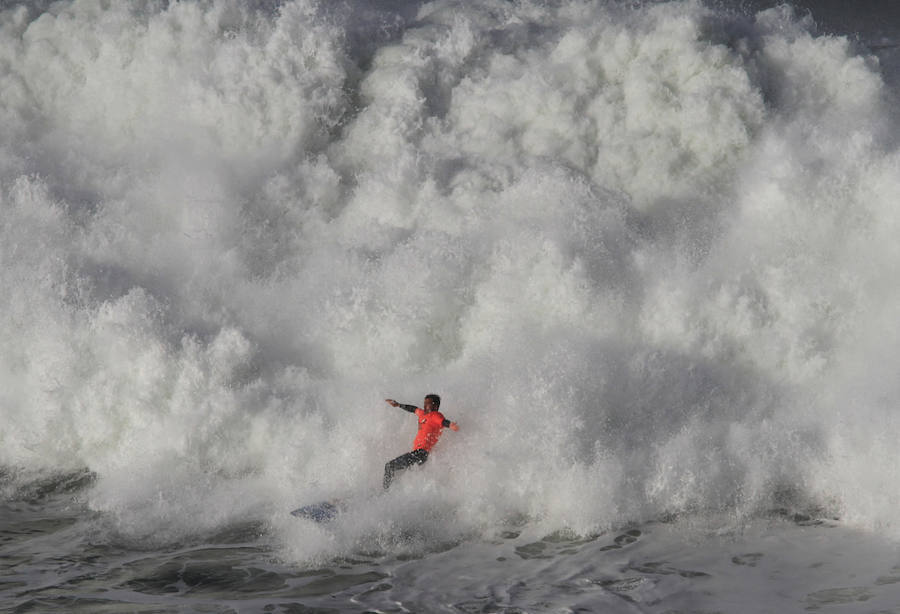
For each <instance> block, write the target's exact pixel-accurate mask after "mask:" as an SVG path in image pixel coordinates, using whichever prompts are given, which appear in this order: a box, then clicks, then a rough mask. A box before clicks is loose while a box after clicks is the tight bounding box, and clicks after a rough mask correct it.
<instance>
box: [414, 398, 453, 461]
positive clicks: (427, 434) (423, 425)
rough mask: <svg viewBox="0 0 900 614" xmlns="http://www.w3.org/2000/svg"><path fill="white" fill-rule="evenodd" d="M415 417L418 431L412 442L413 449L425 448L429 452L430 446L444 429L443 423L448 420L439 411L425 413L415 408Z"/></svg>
mask: <svg viewBox="0 0 900 614" xmlns="http://www.w3.org/2000/svg"><path fill="white" fill-rule="evenodd" d="M415 413H416V417H417V418H418V419H419V432H418V433H416V440H415V441H414V442H413V450H425V451H426V452H431V448H433V447H434V444H436V443H437V441H438V439H439V438H440V436H441V431H442V430H444V423H445V422H447V424H448V426H449V422H448V420H447V419H446V418H444V414H442V413H441V412H439V411H430V412H428V413H427V414H426V413H425V410H424V409H419V408H418V407H417V408H416V412H415Z"/></svg>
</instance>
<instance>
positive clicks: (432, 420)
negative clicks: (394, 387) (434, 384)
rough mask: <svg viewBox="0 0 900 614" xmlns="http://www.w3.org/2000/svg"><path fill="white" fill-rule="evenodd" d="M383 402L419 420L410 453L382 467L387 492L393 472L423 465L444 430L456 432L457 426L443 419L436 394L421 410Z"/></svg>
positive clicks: (395, 402)
mask: <svg viewBox="0 0 900 614" xmlns="http://www.w3.org/2000/svg"><path fill="white" fill-rule="evenodd" d="M385 401H386V402H387V403H388V405H392V406H393V407H399V408H400V409H404V410H406V411H408V412H410V413H413V414H415V415H416V417H417V418H418V419H419V431H418V433H416V439H415V441H413V449H412V452H407V453H406V454H401V455H400V456H398V457H397V458H395V459H394V460H392V461H390V462H388V463H387V464H386V465H385V466H384V489H385V490H387V489H388V488H390V486H391V482H392V481H393V479H394V472H396V471H400V470H402V469H406V468H408V467H412V466H413V465H421V464H422V463H424V462H425V461H426V460H428V453H429V452H431V448H433V447H434V444H436V443H437V441H438V439H439V438H440V436H441V432H442V431H443V430H444V428H445V427H446V428H449V429H450V430H452V431H458V430H459V425H458V424H456V422H450V421H449V420H447V419H446V418H445V417H444V414H442V413H441V412H439V411H438V408H439V407H440V406H441V397H439V396H438V395H436V394H429V395H427V396H426V397H425V400H424V401H423V402H422V408H421V409H420V408H418V407H416V406H415V405H404V404H402V403H398V402H397V401H395V400H394V399H385Z"/></svg>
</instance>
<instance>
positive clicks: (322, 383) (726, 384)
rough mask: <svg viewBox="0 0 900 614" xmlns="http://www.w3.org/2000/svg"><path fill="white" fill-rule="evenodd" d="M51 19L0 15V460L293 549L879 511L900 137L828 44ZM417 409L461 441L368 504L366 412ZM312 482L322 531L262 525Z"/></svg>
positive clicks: (650, 25)
mask: <svg viewBox="0 0 900 614" xmlns="http://www.w3.org/2000/svg"><path fill="white" fill-rule="evenodd" d="M45 8H46V10H39V8H35V7H31V8H29V7H14V8H10V9H7V10H5V11H4V12H3V13H2V26H0V32H2V33H3V36H2V39H0V41H2V44H0V82H2V84H3V87H2V89H0V92H2V93H0V117H2V118H3V125H4V131H3V133H2V134H0V207H2V214H0V229H2V239H0V258H2V261H0V264H2V268H0V275H2V281H3V287H4V288H5V289H6V291H5V292H4V293H3V295H2V298H0V301H2V302H0V313H2V315H0V332H2V342H3V347H4V351H3V353H2V355H0V382H2V392H0V401H2V412H3V416H4V420H3V423H4V424H3V427H2V430H0V442H2V445H0V462H2V464H3V465H4V466H6V467H18V468H25V469H29V470H37V469H40V470H43V471H47V472H77V471H80V470H82V469H84V468H86V469H87V470H88V471H90V472H93V474H94V475H96V479H95V480H94V481H93V483H92V486H91V487H90V488H89V490H88V491H87V494H86V501H87V503H88V505H89V506H90V507H91V508H92V509H94V510H96V511H99V512H102V513H103V514H104V518H106V519H107V521H108V522H110V523H112V525H114V526H115V528H116V529H117V531H118V532H119V534H121V535H124V536H130V538H132V539H138V540H141V539H157V540H161V541H162V542H166V541H167V540H171V541H173V542H177V541H179V540H182V539H184V537H185V536H186V535H192V534H197V533H204V532H209V531H214V530H215V529H216V528H217V527H222V526H228V525H229V524H231V523H237V522H243V521H253V522H266V523H268V524H269V525H270V526H271V528H272V531H273V533H274V534H275V535H276V540H278V539H282V541H284V542H285V543H290V544H291V546H290V553H291V555H292V556H295V557H297V558H305V557H308V556H330V555H335V554H341V553H346V552H349V551H352V550H353V549H354V548H359V547H361V545H362V546H363V547H368V546H371V547H387V546H386V545H390V544H393V545H397V543H400V542H403V539H406V542H404V543H406V544H407V545H409V544H413V546H410V548H413V549H414V548H416V547H421V548H425V549H427V548H429V547H431V546H433V545H434V544H437V543H446V542H447V541H452V540H455V539H461V538H463V537H464V536H468V535H472V534H479V533H482V532H483V533H485V534H493V532H494V531H496V530H497V528H498V527H503V526H506V525H508V524H510V523H512V524H516V523H520V522H523V521H524V522H531V523H535V524H536V525H537V526H540V527H541V528H542V529H544V530H546V531H554V530H558V529H570V530H574V531H575V532H579V533H592V532H596V531H599V530H603V529H607V528H610V527H616V526H622V525H624V524H627V523H629V522H639V521H645V520H650V519H655V518H660V517H667V518H668V517H674V516H677V515H679V514H683V513H694V514H699V515H700V516H701V517H702V516H703V515H705V514H713V513H715V514H719V513H725V514H726V515H728V516H730V517H732V518H737V519H745V518H748V517H752V516H754V515H755V514H758V513H760V512H765V511H767V510H769V509H771V508H773V507H777V506H782V505H796V506H820V507H821V506H825V507H826V508H827V511H828V512H829V513H831V514H840V515H842V516H843V517H845V518H847V519H850V520H852V522H854V523H856V524H858V525H860V526H876V525H877V526H884V527H890V528H892V529H894V528H895V527H896V518H895V513H894V512H893V509H894V508H895V507H896V506H895V505H894V501H893V498H892V495H890V489H889V487H888V486H889V485H890V484H892V483H894V482H895V481H896V480H895V477H896V473H897V467H896V466H895V465H896V464H895V463H892V462H890V453H889V451H890V449H891V448H890V442H891V441H893V440H894V439H896V437H894V436H893V435H894V434H895V433H896V429H897V425H896V424H895V422H896V421H895V420H893V419H892V417H891V416H892V413H893V412H892V408H893V406H892V402H891V399H895V398H897V396H898V395H897V394H896V393H897V390H896V387H897V384H896V377H895V375H896V373H894V372H893V371H892V370H891V369H892V367H891V356H892V355H893V354H894V350H895V349H896V348H897V347H898V337H897V327H896V324H895V323H894V322H893V316H894V314H895V313H896V307H897V301H898V298H900V297H898V294H897V292H896V290H895V288H894V286H895V285H896V284H893V283H892V279H893V278H892V275H893V271H894V270H895V269H896V264H897V260H898V256H900V254H898V251H897V248H896V246H895V241H894V239H893V238H894V237H895V236H896V230H897V228H896V227H897V223H898V220H897V213H896V211H895V203H896V202H897V196H898V192H900V179H898V172H897V168H898V164H897V162H898V159H897V157H898V156H897V153H896V139H895V138H894V136H893V135H894V134H895V133H896V126H895V123H894V121H895V118H893V117H892V116H891V112H890V110H889V105H888V101H889V96H890V93H889V92H887V91H886V88H885V85H884V83H883V81H882V79H881V77H880V75H879V66H878V64H877V62H876V61H875V60H874V59H873V58H871V57H869V56H867V55H866V52H865V50H863V49H859V48H856V47H854V46H853V45H852V44H851V42H850V41H848V40H847V39H845V38H842V37H833V36H827V35H818V34H816V32H815V27H814V26H815V25H814V23H813V22H812V21H811V20H810V19H806V18H803V17H802V16H798V15H797V14H796V13H794V12H793V11H791V10H790V9H789V8H787V7H780V8H775V9H771V10H766V11H761V12H759V13H757V14H755V15H747V16H745V15H741V14H736V13H731V12H728V11H725V10H720V9H714V8H708V7H705V6H703V5H702V4H700V3H696V2H669V3H653V4H647V5H642V6H634V7H632V6H628V7H625V6H619V5H608V4H607V3H600V2H576V1H572V2H561V3H547V4H545V3H518V4H510V3H507V2H491V1H484V2H474V3H473V2H466V3H460V2H440V1H439V2H432V3H427V4H422V3H408V4H404V5H403V6H402V7H398V8H397V9H396V10H390V11H389V10H387V9H385V8H383V7H380V5H379V3H361V4H360V6H358V7H355V8H353V7H350V8H346V9H337V8H334V7H333V6H330V5H329V4H328V3H317V2H300V1H298V2H285V3H281V4H277V5H276V4H274V3H267V2H263V3H258V4H255V5H253V4H250V5H248V4H245V3H238V2H229V1H210V2H191V3H188V2H183V3H175V4H161V3H153V2H146V3H137V4H129V5H122V4H112V5H110V6H105V5H103V4H102V3H97V2H88V1H74V2H66V3H54V4H53V5H52V6H50V7H45ZM363 13H365V15H366V16H367V18H366V19H362V18H361V17H360V15H362V14H363ZM429 392H437V393H440V394H441V395H442V396H443V398H444V405H443V406H442V410H443V411H444V412H445V414H446V415H447V416H448V417H450V418H451V419H453V420H455V421H457V422H459V424H460V427H461V428H460V431H459V432H458V433H453V432H447V433H445V435H444V437H443V438H442V440H441V442H440V446H439V448H438V449H437V450H436V452H435V454H434V455H433V458H432V459H430V460H429V462H428V463H427V464H426V465H425V466H423V467H421V468H418V469H416V470H414V471H411V472H409V474H408V475H404V476H403V478H402V480H399V481H398V484H397V488H396V489H392V492H391V493H390V496H389V497H386V498H381V497H377V498H374V499H372V500H369V499H368V497H370V496H373V497H374V495H375V494H376V493H377V490H378V484H379V483H380V473H381V470H382V466H383V463H384V462H385V461H387V460H388V459H390V458H393V457H394V456H396V455H398V454H400V453H403V452H405V451H407V450H408V447H409V445H410V444H411V441H412V436H413V432H414V429H415V423H414V422H412V421H411V420H410V419H409V416H408V415H407V414H405V413H404V412H398V411H395V410H392V408H390V407H388V406H386V405H385V404H384V402H383V399H384V398H386V397H391V398H397V399H400V400H402V401H403V402H407V403H420V402H421V398H422V397H423V396H424V394H426V393H429ZM21 475H25V473H23V474H21ZM786 493H787V494H786ZM334 495H340V496H350V497H358V498H359V499H360V501H361V503H360V504H359V505H360V506H361V507H360V508H358V509H357V511H356V512H351V513H350V514H349V515H347V516H346V517H345V518H344V519H343V520H342V522H343V524H340V525H336V526H337V527H338V528H337V529H336V532H335V533H333V534H331V535H329V534H327V533H323V532H322V529H321V528H315V527H309V526H306V525H303V524H299V523H297V522H295V521H294V519H292V518H290V517H289V516H287V512H288V511H289V510H290V509H293V508H294V507H296V506H297V505H298V504H300V503H305V502H309V501H312V500H317V499H321V498H325V497H330V496H334ZM360 510H365V511H366V513H363V512H362V511H360ZM523 519H524V520H523ZM398 535H400V536H401V537H400V538H398V537H397V536H398ZM279 536H280V537H279ZM402 536H405V537H402ZM398 540H399V541H398ZM430 540H431V541H430ZM429 544H431V545H429Z"/></svg>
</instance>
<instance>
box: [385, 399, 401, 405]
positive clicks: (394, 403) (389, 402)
mask: <svg viewBox="0 0 900 614" xmlns="http://www.w3.org/2000/svg"><path fill="white" fill-rule="evenodd" d="M384 402H385V403H387V404H388V405H390V406H392V407H397V406H398V405H400V403H398V402H397V401H395V400H394V399H385V400H384Z"/></svg>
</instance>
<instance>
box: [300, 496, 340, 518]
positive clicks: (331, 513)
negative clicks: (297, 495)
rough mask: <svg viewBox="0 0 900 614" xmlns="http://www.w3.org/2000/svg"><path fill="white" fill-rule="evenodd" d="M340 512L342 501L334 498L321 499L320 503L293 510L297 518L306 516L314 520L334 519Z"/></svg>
mask: <svg viewBox="0 0 900 614" xmlns="http://www.w3.org/2000/svg"><path fill="white" fill-rule="evenodd" d="M340 513H341V501H339V500H337V499H332V500H330V501H321V502H319V503H313V504H311V505H304V506H303V507H298V508H297V509H295V510H294V511H293V512H291V515H292V516H296V517H297V518H306V519H308V520H312V521H314V522H328V521H329V520H334V518H335V516H337V515H338V514H340Z"/></svg>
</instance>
